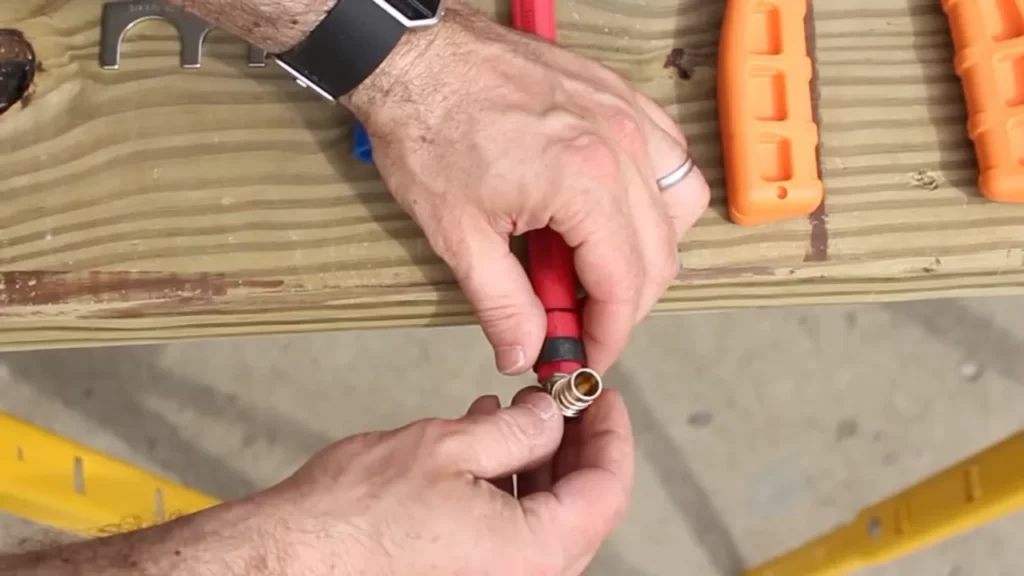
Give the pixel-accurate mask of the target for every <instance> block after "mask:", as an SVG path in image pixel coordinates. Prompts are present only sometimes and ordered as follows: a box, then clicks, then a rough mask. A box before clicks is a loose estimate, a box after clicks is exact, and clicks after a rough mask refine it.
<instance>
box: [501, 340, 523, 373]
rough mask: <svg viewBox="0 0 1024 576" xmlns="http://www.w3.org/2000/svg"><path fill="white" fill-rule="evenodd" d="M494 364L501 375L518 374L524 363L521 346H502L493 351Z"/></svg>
mask: <svg viewBox="0 0 1024 576" xmlns="http://www.w3.org/2000/svg"><path fill="white" fill-rule="evenodd" d="M494 363H495V364H497V365H498V371H499V372H501V373H502V374H512V373H515V372H518V371H520V370H522V368H523V364H525V363H526V352H523V347H522V346H502V347H501V348H498V349H496V350H495V351H494Z"/></svg>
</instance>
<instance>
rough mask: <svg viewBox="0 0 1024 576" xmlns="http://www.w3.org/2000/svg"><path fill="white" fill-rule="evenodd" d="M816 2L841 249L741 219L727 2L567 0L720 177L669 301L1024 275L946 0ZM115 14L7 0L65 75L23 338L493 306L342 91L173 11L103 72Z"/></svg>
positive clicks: (34, 195)
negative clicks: (184, 36)
mask: <svg viewBox="0 0 1024 576" xmlns="http://www.w3.org/2000/svg"><path fill="white" fill-rule="evenodd" d="M479 5H480V6H482V7H484V8H487V9H489V10H490V12H491V13H492V14H495V12H496V4H495V3H494V2H488V3H480V4H479ZM815 6H816V8H815V15H816V22H817V25H816V28H817V49H818V50H817V55H816V56H817V61H818V71H819V74H820V91H821V102H820V107H821V117H822V140H823V146H822V153H823V158H822V163H823V173H824V178H825V184H826V198H827V206H826V208H827V217H826V218H825V219H824V220H823V222H821V223H819V225H818V229H817V230H816V236H815V237H816V238H817V239H818V240H819V241H820V240H821V238H822V235H823V234H824V233H827V255H825V254H823V253H821V252H822V251H821V247H819V248H818V249H817V250H814V249H812V230H811V228H812V225H811V223H810V222H809V221H808V220H807V219H795V220H791V221H787V222H782V223H778V224H773V225H768V226H762V227H758V228H742V227H738V226H735V225H732V224H730V223H728V222H727V221H726V220H724V199H723V196H722V182H723V175H722V170H721V155H720V151H719V142H718V136H717V129H718V126H717V110H716V106H715V71H714V65H715V53H716V50H717V46H716V45H717V41H718V33H717V29H718V25H719V21H720V18H721V12H722V3H721V2H719V1H718V0H714V1H711V0H678V1H672V0H561V1H560V4H559V23H560V27H561V32H560V37H561V40H562V42H563V43H564V44H565V45H567V46H568V47H569V48H571V49H573V50H576V51H579V52H581V53H584V54H587V55H589V56H592V57H595V58H598V59H600V60H602V61H604V62H606V63H607V64H608V65H609V66H611V67H613V68H615V69H616V70H619V71H621V72H622V73H623V74H625V75H626V76H627V77H628V78H629V79H630V80H632V81H633V82H635V83H636V85H637V86H638V87H639V88H640V89H642V90H643V91H644V92H646V93H647V94H649V95H651V96H652V97H653V98H655V99H656V100H657V101H658V102H659V103H661V104H662V105H664V106H666V107H667V109H668V110H669V111H670V112H671V113H672V114H673V115H674V116H675V117H677V118H678V119H679V120H680V122H681V123H682V124H683V125H684V127H685V129H686V131H687V134H688V135H689V138H690V140H691V144H692V147H693V154H694V156H695V157H696V159H697V161H698V163H699V164H700V165H701V166H702V168H703V169H704V171H705V173H706V175H707V177H708V178H709V180H710V181H711V183H712V187H713V189H714V193H715V199H714V202H713V206H712V210H711V211H709V213H708V214H707V215H706V216H705V217H704V218H703V219H702V220H701V221H700V223H699V224H698V226H697V227H696V229H695V230H693V231H692V232H691V234H690V235H689V236H688V237H687V239H686V241H685V242H684V243H683V244H681V246H680V253H681V259H682V262H683V264H684V269H683V271H682V272H681V273H680V276H679V281H678V283H677V285H676V286H675V287H674V288H673V289H672V290H671V291H670V292H669V293H668V294H667V295H666V296H665V298H664V299H663V300H662V302H661V304H660V305H659V310H660V311H683V310H703V309H723V308H736V307H750V306H774V305H790V304H807V303H838V302H853V301H881V300H907V299H916V298H927V297H936V296H947V295H983V294H1008V293H1019V292H1021V291H1022V286H1024V207H1021V206H1010V205H997V204H991V203H988V202H987V201H985V200H984V199H983V198H982V197H981V196H980V194H979V193H978V192H977V190H976V189H975V184H974V182H975V179H976V168H975V165H974V160H973V151H972V149H971V147H970V144H969V141H968V140H967V138H966V132H965V113H964V108H963V102H962V96H961V90H960V86H959V83H958V81H957V78H956V77H955V75H954V73H953V69H952V64H951V59H952V49H951V45H950V39H949V33H948V28H947V26H946V22H945V18H944V16H943V14H942V13H941V10H940V8H939V7H938V3H937V2H934V1H933V0H906V1H904V2H892V0H862V1H861V2H858V3H849V2H844V1H842V0H820V1H818V2H816V3H815ZM99 15H100V2H99V0H22V1H20V2H2V3H0V26H2V27H11V28H17V29H19V30H21V31H23V32H24V33H25V35H26V36H27V37H28V38H29V39H30V40H31V41H32V42H33V44H34V46H35V50H36V52H37V54H38V57H39V59H40V60H41V61H42V62H43V64H44V70H45V71H44V72H41V73H40V74H38V75H37V78H36V81H37V82H36V83H37V85H36V90H35V93H34V97H33V98H32V99H31V102H30V104H28V105H27V106H25V107H20V106H16V107H15V108H14V109H12V110H10V111H8V112H7V113H6V114H4V115H3V116H0V323H2V324H0V326H2V328H0V347H5V348H28V347H52V346H81V345H93V344H103V343H121V342H143V341H159V340H168V339H176V338H193V337H205V336H214V335H228V334H261V333H277V332H295V331H309V330H327V329H341V328H357V327H386V326H420V325H439V324H452V323H464V322H470V321H472V316H471V314H470V311H469V309H468V307H467V306H466V304H465V302H464V300H463V299H462V297H461V295H460V293H459V291H458V289H457V287H456V286H455V285H454V284H453V282H452V280H451V276H450V274H449V272H448V270H447V269H446V267H445V266H444V265H443V263H442V262H440V261H439V260H438V258H437V257H436V256H434V254H433V253H432V252H431V250H430V248H429V246H428V245H427V243H426V242H425V241H424V239H423V238H422V236H421V235H420V232H419V231H418V229H417V228H416V227H415V225H414V224H413V223H412V222H411V221H410V220H409V219H408V218H407V217H406V216H405V215H404V214H403V213H402V212H401V210H400V209H399V208H398V207H397V206H396V205H395V204H394V202H393V201H392V200H391V198H390V196H389V195H388V193H387V191H386V190H385V189H384V187H383V186H382V184H381V183H380V181H379V179H378V178H377V177H376V174H375V172H374V170H373V169H372V168H369V167H366V166H361V165H358V164H357V163H355V162H354V161H352V160H350V159H349V158H348V156H347V147H348V137H349V130H350V128H349V125H350V118H349V116H348V115H347V114H346V113H345V112H344V111H343V110H342V109H341V108H339V107H331V106H329V105H326V104H325V103H323V102H322V101H320V100H319V98H318V97H316V96H315V95H313V94H312V93H310V92H308V91H304V90H301V89H299V88H298V87H296V86H295V85H294V84H293V83H292V82H290V81H289V80H288V78H287V77H286V76H285V75H284V74H282V73H281V72H280V71H278V70H276V69H275V68H274V67H268V68H267V69H264V70H252V69H247V68H246V66H245V49H244V46H243V44H242V43H241V42H240V41H238V40H237V39H234V38H231V37H229V36H227V35H225V34H217V33H214V34H213V35H212V36H211V37H210V39H209V40H208V43H207V47H206V50H205V52H204V64H203V67H202V68H201V69H199V70H187V71H186V70H181V69H179V68H178V67H177V52H178V46H177V41H176V39H175V36H174V34H173V32H172V30H171V28H170V27H169V26H167V25H164V24H161V23H159V22H154V23H145V24H143V25H141V26H139V27H138V28H136V29H135V30H133V31H132V32H131V33H130V34H129V37H128V40H127V42H126V45H125V50H124V57H123V60H122V69H121V70H120V71H116V72H111V71H104V70H101V69H100V68H99V66H98V64H97V46H98V34H99V31H98V25H99ZM496 17H498V18H504V17H505V14H504V10H502V13H501V14H496ZM683 77H687V78H689V79H683ZM815 252H817V255H816V257H812V258H809V257H808V255H809V253H812V254H811V256H815V254H814V253H815ZM816 259H818V260H821V261H815V260H816Z"/></svg>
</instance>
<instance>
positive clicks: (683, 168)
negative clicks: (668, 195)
mask: <svg viewBox="0 0 1024 576" xmlns="http://www.w3.org/2000/svg"><path fill="white" fill-rule="evenodd" d="M690 172H693V158H690V157H689V156H687V157H686V160H684V161H683V163H682V164H680V165H679V167H678V168H676V169H675V170H673V171H671V172H669V173H668V174H665V175H664V176H662V177H661V178H658V190H666V189H668V188H671V187H673V186H675V185H676V184H679V183H680V182H682V181H683V180H685V179H686V177H687V176H689V175H690Z"/></svg>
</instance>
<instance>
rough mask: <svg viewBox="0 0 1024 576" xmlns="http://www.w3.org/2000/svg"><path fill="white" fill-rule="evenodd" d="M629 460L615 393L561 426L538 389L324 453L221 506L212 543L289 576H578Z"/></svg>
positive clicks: (622, 491)
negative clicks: (222, 516)
mask: <svg viewBox="0 0 1024 576" xmlns="http://www.w3.org/2000/svg"><path fill="white" fill-rule="evenodd" d="M563 424H564V438H563ZM633 459H634V454H633V438H632V433H631V430H630V423H629V417H628V415H627V413H626V407H625V405H624V404H623V402H622V398H621V396H619V394H618V393H617V392H616V391H614V390H607V391H606V392H605V394H603V395H602V396H601V397H600V398H599V399H598V400H597V402H596V403H595V404H594V405H593V406H591V407H590V408H588V409H587V411H586V412H584V413H583V415H582V416H581V417H580V418H579V419H577V420H573V421H569V422H566V423H563V419H562V416H561V415H560V414H559V412H558V410H557V409H556V407H555V404H554V402H553V401H552V400H551V398H550V397H549V396H548V395H546V394H543V393H541V392H539V391H538V390H536V389H532V388H531V389H526V390H524V391H522V392H520V393H519V394H518V395H517V396H516V398H515V399H514V400H513V405H512V406H510V407H507V408H500V405H499V403H498V399H497V398H496V397H493V396H487V397H483V398H480V399H478V400H477V401H476V402H474V403H473V406H472V407H471V408H470V410H469V413H468V414H467V415H466V416H465V417H463V418H461V419H458V420H423V421H419V422H415V423H413V424H410V425H408V426H406V427H404V428H400V429H398V430H395V431H391V432H380V433H371V434H361V435H358V436H353V437H351V438H348V439H345V440H342V441H340V442H338V443H337V444H334V445H333V446H330V447H328V448H327V449H325V450H324V451H323V452H321V453H320V454H319V455H317V456H315V457H314V458H313V459H312V460H310V461H309V462H308V463H307V464H306V465H305V466H303V467H302V468H301V469H300V470H299V471H298V472H296V473H295V475H293V476H292V477H291V478H289V479H287V480H285V481H284V482H282V483H281V484H279V485H277V486H275V487H273V488H271V489H270V490H268V491H266V492H263V493H260V494H257V495H256V496H254V497H252V498H250V499H247V500H244V501H241V502H238V503H234V504H230V505H229V506H231V507H234V508H235V509H234V510H233V511H232V512H231V515H232V516H234V517H240V518H244V519H245V520H244V521H242V522H241V523H240V524H239V525H238V527H237V533H232V532H231V529H230V528H228V529H227V533H225V534H223V535H222V536H223V537H224V539H226V540H227V541H229V542H243V541H251V543H250V547H256V546H259V547H260V549H262V550H265V551H266V552H267V556H268V558H267V559H266V563H267V565H268V566H280V567H281V568H282V569H284V571H285V572H287V573H289V574H311V575H312V574H317V575H319V574H324V575H326V574H345V575H356V574H415V575H417V576H432V575H437V576H451V575H455V574H467V575H468V574H472V575H474V576H485V575H495V576H519V575H523V576H570V575H571V576H575V575H577V574H580V573H582V572H583V570H584V569H585V568H586V566H587V564H589V563H590V561H591V560H592V559H593V557H594V554H595V553H596V552H597V549H598V547H599V546H600V544H601V542H602V541H603V540H604V539H605V538H606V537H607V536H608V534H609V532H610V531H611V530H612V528H613V527H614V526H615V524H616V523H617V521H618V520H619V518H620V517H621V515H622V514H623V512H624V511H625V510H626V508H627V504H628V501H629V495H630V492H631V490H632V486H633V471H634V463H633ZM516 472H519V473H520V475H519V484H518V486H519V498H518V499H516V498H514V497H513V496H512V495H511V494H510V492H509V490H510V480H509V477H510V475H511V474H513V473H516ZM202 514H204V513H200V514H199V516H201V515H202ZM246 533H249V534H250V535H249V536H246ZM269 573H277V572H276V571H275V570H274V569H271V570H269Z"/></svg>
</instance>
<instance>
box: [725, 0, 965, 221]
mask: <svg viewBox="0 0 1024 576" xmlns="http://www.w3.org/2000/svg"><path fill="white" fill-rule="evenodd" d="M970 1H975V0H970ZM812 30H813V18H812V14H811V6H810V3H809V1H808V0H727V4H726V8H725V17H724V19H723V21H722V36H721V42H720V46H719V60H718V108H719V122H720V124H721V136H722V155H723V160H724V164H725V174H726V183H725V186H726V197H727V200H728V206H729V218H730V219H731V220H732V221H733V222H735V223H737V224H741V225H756V224H761V223H764V222H771V221H775V220H781V219H784V218H789V217H793V216H800V215H808V214H810V213H811V212H813V211H814V210H815V208H817V207H818V206H819V205H820V204H821V201H822V199H823V198H824V185H823V184H822V181H821V175H820V169H819V158H818V126H817V122H816V121H815V110H814V103H813V102H812V87H813V80H814V66H813V62H812V61H811V57H810V53H811V52H813V51H812V50H808V43H809V41H810V40H813V32H812Z"/></svg>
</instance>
